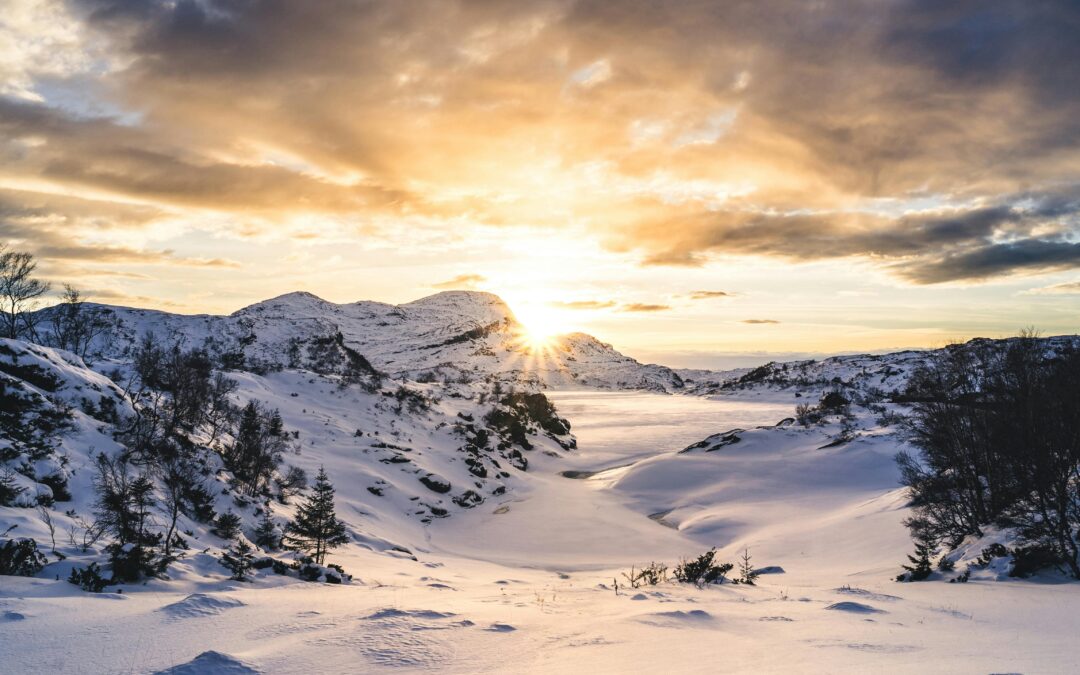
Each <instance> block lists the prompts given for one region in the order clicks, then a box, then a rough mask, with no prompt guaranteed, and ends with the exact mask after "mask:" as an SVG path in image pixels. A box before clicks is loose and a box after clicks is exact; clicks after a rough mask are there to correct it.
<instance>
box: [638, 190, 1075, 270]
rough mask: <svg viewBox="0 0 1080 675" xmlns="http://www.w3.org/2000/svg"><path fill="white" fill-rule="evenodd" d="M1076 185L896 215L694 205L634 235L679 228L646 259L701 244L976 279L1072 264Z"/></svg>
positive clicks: (663, 236)
mask: <svg viewBox="0 0 1080 675" xmlns="http://www.w3.org/2000/svg"><path fill="white" fill-rule="evenodd" d="M1074 189H1075V187H1074V186H1069V187H1068V188H1066V189H1065V190H1064V191H1059V192H1054V193H1045V194H1035V193H1020V194H1016V195H1006V196H1005V197H1004V198H1003V203H1002V204H999V205H994V206H984V207H972V208H966V209H963V208H958V209H950V210H946V211H935V212H929V213H919V214H913V215H907V216H901V217H895V218H894V217H888V216H883V215H880V214H865V213H861V214H860V213H821V214H810V215H808V214H797V215H776V214H761V213H755V212H711V211H710V212H697V213H691V214H688V215H686V216H684V217H681V218H680V219H679V220H677V221H674V222H667V221H663V220H660V221H657V222H651V223H646V224H643V225H642V227H641V228H640V229H639V230H638V231H637V233H636V236H638V237H639V238H641V239H643V240H646V241H653V240H655V241H656V244H657V245H658V246H661V245H663V243H666V242H667V241H668V240H669V239H670V238H671V237H670V236H669V235H668V234H667V233H669V232H670V231H672V230H677V231H678V232H679V233H680V234H679V237H678V240H677V241H675V242H673V243H674V245H673V246H671V247H670V248H667V249H666V250H664V249H661V250H660V251H659V252H657V253H656V254H654V255H653V257H651V258H649V259H647V261H646V262H649V263H651V264H667V265H672V264H684V265H699V264H701V263H702V260H701V258H699V257H698V254H700V253H702V252H706V251H710V252H717V253H723V254H728V255H740V254H742V255H745V254H752V255H774V256H782V257H785V258H789V259H793V260H799V261H811V260H821V259H827V258H840V257H850V256H869V257H872V258H876V259H880V260H882V261H885V262H886V263H887V264H888V266H889V267H890V268H891V269H893V270H894V271H895V272H896V273H897V275H898V276H900V277H902V278H905V279H907V280H908V281H911V282H914V283H919V284H928V283H939V282H943V281H959V280H979V279H986V278H989V277H993V276H999V275H1004V274H1009V273H1011V272H1034V271H1050V270H1057V269H1063V268H1068V267H1072V266H1074V265H1076V264H1077V260H1076V258H1075V253H1074V250H1075V248H1076V246H1075V245H1074V244H1072V243H1070V241H1069V239H1068V237H1069V235H1070V234H1072V233H1075V227H1076V221H1077V216H1078V214H1080V200H1078V199H1077V198H1075V197H1073V196H1072V195H1071V191H1072V190H1074Z"/></svg>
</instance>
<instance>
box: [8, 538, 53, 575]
mask: <svg viewBox="0 0 1080 675" xmlns="http://www.w3.org/2000/svg"><path fill="white" fill-rule="evenodd" d="M45 562H46V560H45V556H44V555H42V554H41V553H40V552H38V547H37V542H36V541H34V540H33V539H27V538H18V539H7V540H4V541H3V543H0V575H8V576H15V577H32V576H34V575H35V574H37V573H38V572H40V571H41V570H42V569H44V567H45Z"/></svg>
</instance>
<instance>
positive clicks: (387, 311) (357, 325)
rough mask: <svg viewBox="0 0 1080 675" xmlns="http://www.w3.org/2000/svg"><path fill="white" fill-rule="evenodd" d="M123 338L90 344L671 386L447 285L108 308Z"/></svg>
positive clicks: (411, 373) (535, 379)
mask: <svg viewBox="0 0 1080 675" xmlns="http://www.w3.org/2000/svg"><path fill="white" fill-rule="evenodd" d="M107 309H108V310H109V311H111V312H112V314H113V315H114V316H115V317H116V318H117V319H118V320H119V321H120V330H119V335H118V336H116V337H114V338H111V339H109V340H108V341H104V342H102V343H99V344H98V345H96V347H97V348H98V349H100V350H101V351H102V352H103V353H104V355H105V356H108V357H112V358H123V356H124V354H125V353H127V352H128V351H129V350H130V349H131V347H133V346H134V345H135V344H136V343H137V341H138V340H139V339H141V337H142V336H143V335H144V334H146V333H147V332H152V333H154V334H155V335H157V336H159V337H163V338H166V339H168V340H175V339H180V340H183V341H184V343H185V344H186V345H187V346H188V347H189V348H190V347H200V346H203V345H206V346H207V347H208V348H209V349H210V350H211V351H213V352H214V353H216V354H219V355H224V354H228V355H230V356H231V357H232V358H233V363H234V364H235V365H236V366H237V367H242V368H246V369H252V370H256V371H263V370H273V369H279V368H282V367H289V366H290V365H291V366H294V367H295V366H296V365H297V362H296V359H295V358H291V357H290V355H293V356H295V355H296V354H297V353H298V352H303V350H304V349H305V348H306V346H307V345H309V344H310V343H311V341H312V340H315V339H320V338H322V339H333V338H334V337H335V336H337V335H338V334H340V335H341V336H342V342H343V344H344V345H346V346H348V347H349V348H350V349H353V350H355V351H356V352H357V353H359V354H360V355H362V356H364V357H365V358H366V359H367V360H368V361H370V362H371V364H372V365H374V366H375V367H376V368H377V369H379V370H380V371H383V372H385V373H388V374H389V375H391V376H392V377H395V378H407V379H413V380H432V381H434V380H437V381H442V382H447V381H451V382H463V381H477V380H483V379H490V378H494V379H499V380H502V381H504V382H509V383H514V384H517V385H519V386H535V387H565V386H584V387H604V388H623V389H625V388H631V389H638V388H640V389H652V390H658V391H675V390H678V389H680V388H681V386H682V381H681V379H680V377H679V376H678V375H677V374H676V373H675V372H674V371H673V370H671V369H669V368H666V367H664V366H657V365H643V364H641V363H638V362H637V361H635V360H633V359H631V358H629V357H627V356H624V355H622V354H620V353H619V352H617V351H615V350H614V349H613V348H612V347H611V345H608V344H604V343H602V342H600V341H599V340H596V339H595V338H593V337H591V336H588V335H585V334H581V333H575V334H571V335H565V336H561V337H559V338H557V339H555V340H553V341H552V342H551V344H550V345H545V346H543V347H537V346H535V345H532V344H530V343H529V342H528V340H527V339H526V336H525V335H524V333H523V329H522V327H521V326H520V325H519V324H518V322H517V320H516V319H515V318H514V315H513V313H512V312H511V310H510V308H509V307H507V306H506V304H504V303H503V301H502V300H500V299H499V298H498V297H497V296H495V295H492V294H490V293H480V292H472V291H446V292H443V293H438V294H436V295H432V296H430V297H427V298H422V299H420V300H416V301H414V302H410V303H406V304H403V305H396V306H395V305H387V304H383V303H378V302H354V303H346V304H340V305H339V304H335V303H331V302H327V301H325V300H322V299H320V298H318V297H316V296H314V295H311V294H310V293H289V294H287V295H283V296H280V297H277V298H273V299H271V300H266V301H264V302H260V303H256V304H254V305H251V306H249V307H245V308H244V309H241V310H239V311H237V312H234V313H233V314H231V315H229V316H209V315H196V316H188V315H180V314H170V313H167V312H158V311H152V310H139V309H130V308H124V307H108V308H107Z"/></svg>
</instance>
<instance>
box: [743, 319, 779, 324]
mask: <svg viewBox="0 0 1080 675" xmlns="http://www.w3.org/2000/svg"><path fill="white" fill-rule="evenodd" d="M740 323H749V324H754V325H762V324H778V323H780V322H779V321H775V320H773V319H743V320H742V321H741V322H740Z"/></svg>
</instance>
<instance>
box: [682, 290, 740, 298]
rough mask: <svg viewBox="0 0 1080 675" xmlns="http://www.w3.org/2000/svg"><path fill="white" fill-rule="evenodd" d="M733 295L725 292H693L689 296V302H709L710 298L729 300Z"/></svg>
mask: <svg viewBox="0 0 1080 675" xmlns="http://www.w3.org/2000/svg"><path fill="white" fill-rule="evenodd" d="M732 295H734V293H728V292H727V291H694V292H693V293H691V294H690V299H691V300H711V299H712V298H730V297H731V296H732Z"/></svg>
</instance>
